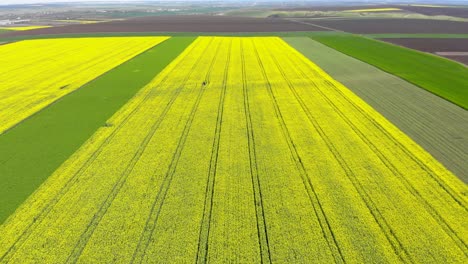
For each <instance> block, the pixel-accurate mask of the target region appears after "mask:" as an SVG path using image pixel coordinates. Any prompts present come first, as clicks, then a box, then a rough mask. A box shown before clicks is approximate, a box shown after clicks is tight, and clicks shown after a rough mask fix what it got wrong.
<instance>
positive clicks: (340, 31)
mask: <svg viewBox="0 0 468 264" xmlns="http://www.w3.org/2000/svg"><path fill="white" fill-rule="evenodd" d="M285 20H287V21H291V22H295V23H299V24H304V25H309V26H314V27H318V28H322V29H326V30H331V31H335V32H339V33H347V32H345V31H343V30H339V29H334V28H331V27H325V26H320V25H317V24H314V23H309V22H304V21H298V20H295V19H285Z"/></svg>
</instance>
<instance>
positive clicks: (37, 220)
mask: <svg viewBox="0 0 468 264" xmlns="http://www.w3.org/2000/svg"><path fill="white" fill-rule="evenodd" d="M189 48H190V50H191V49H193V47H189ZM188 53H189V52H188V51H187V53H186V54H183V56H184V57H185V56H187V55H188ZM181 61H182V59H181V60H180V61H178V65H179V64H180V63H181ZM161 74H165V73H164V72H161ZM168 77H169V75H168V74H166V76H164V78H163V80H161V81H159V82H158V84H161V83H163V82H165V81H166V80H167V79H168ZM148 85H152V84H151V82H150V83H149V84H148ZM148 85H147V86H146V87H144V88H142V90H141V91H140V92H141V93H143V92H147V93H146V95H145V97H144V98H143V99H142V100H141V101H140V102H138V104H137V105H136V106H135V108H134V109H133V110H132V111H131V112H130V113H128V114H127V115H126V116H125V118H123V120H122V122H121V123H120V124H119V126H118V127H116V128H115V129H113V130H112V132H111V134H110V135H109V136H108V137H106V139H105V140H104V141H103V142H102V143H101V145H100V146H99V147H98V148H97V149H96V151H95V152H94V153H93V154H92V155H91V156H90V157H89V158H88V159H87V160H86V161H85V162H84V163H83V165H82V166H80V168H79V169H78V170H77V171H76V172H75V173H74V174H73V176H71V177H70V178H69V180H68V181H67V182H66V183H65V184H64V186H63V187H62V188H61V189H60V191H59V192H58V193H57V195H56V196H55V197H54V198H53V199H51V200H50V202H49V203H47V204H46V205H45V206H44V208H43V209H42V210H41V212H40V213H39V214H38V215H37V216H36V217H35V219H34V221H33V222H32V223H31V224H30V225H28V226H27V227H26V228H25V230H24V231H23V232H22V233H21V235H20V236H19V237H18V239H17V240H16V241H15V242H14V243H13V245H12V246H11V247H10V248H9V249H8V251H7V252H5V254H4V255H3V256H1V257H0V262H1V261H4V260H5V259H6V258H7V257H8V256H9V255H10V254H14V252H12V251H14V249H15V248H17V247H20V246H21V245H17V244H18V243H20V244H22V243H24V242H25V241H26V240H27V239H28V238H29V235H31V232H32V231H31V229H32V228H33V227H34V226H37V225H39V224H40V223H42V221H43V220H44V219H45V218H46V217H47V215H48V214H49V213H50V212H51V211H52V208H53V206H54V205H56V204H57V203H58V202H59V201H60V200H61V199H62V198H63V196H64V195H65V194H66V193H67V192H68V191H69V190H70V189H71V188H72V186H73V185H74V184H75V183H77V182H78V179H79V175H80V174H81V172H83V171H85V170H86V169H87V168H89V166H91V164H92V162H94V160H95V159H96V158H97V157H98V156H99V154H100V153H101V152H102V150H103V149H104V148H105V146H107V145H108V144H109V143H110V142H111V141H112V139H113V138H114V136H115V135H116V134H117V132H118V131H120V129H121V128H122V127H123V126H124V125H125V124H126V123H127V121H128V120H129V119H130V118H131V117H132V116H133V115H134V114H135V113H136V112H137V111H138V109H139V108H140V107H141V106H142V105H143V104H144V103H145V102H146V101H147V100H148V99H149V98H150V97H151V95H153V93H161V91H160V90H158V89H148V91H145V88H148V87H149V86H148ZM155 85H156V84H155ZM133 98H135V97H133ZM133 98H132V99H133ZM132 99H131V100H132ZM117 113H118V112H117ZM117 113H116V114H117ZM111 118H112V117H111ZM85 144H86V143H85ZM25 236H26V237H25ZM6 261H7V262H8V260H6Z"/></svg>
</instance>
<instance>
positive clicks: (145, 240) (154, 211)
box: [131, 41, 221, 263]
mask: <svg viewBox="0 0 468 264" xmlns="http://www.w3.org/2000/svg"><path fill="white" fill-rule="evenodd" d="M211 43H212V41H211V42H210V44H208V45H207V47H209V46H210V45H211ZM220 46H221V44H220V43H218V45H217V47H216V51H215V52H214V54H217V53H218V50H219V47H220ZM201 58H202V56H200V59H201ZM216 58H217V57H216V56H213V60H212V61H211V64H210V66H209V69H208V72H207V73H206V76H205V80H206V81H207V84H206V85H203V84H202V85H201V87H200V90H199V92H198V95H197V98H196V100H195V103H194V105H193V107H192V110H191V112H190V115H189V118H188V120H187V122H186V124H185V126H184V130H183V131H182V135H181V137H180V139H179V143H178V144H177V148H176V151H175V153H174V155H173V157H172V160H171V163H170V165H169V168H168V171H167V173H166V176H165V178H164V181H163V183H162V184H161V187H160V189H159V191H158V195H157V196H156V199H155V200H154V201H153V204H152V206H151V211H150V214H149V216H148V218H147V220H146V224H145V227H144V228H143V231H142V233H141V236H140V239H139V241H138V246H137V248H136V249H135V251H134V253H133V256H132V260H131V263H135V262H136V263H142V262H143V259H144V257H145V255H146V251H147V248H148V246H149V244H150V242H151V238H152V236H153V233H154V230H155V228H156V224H157V221H158V219H159V214H160V212H161V209H162V207H163V204H164V200H165V198H166V195H167V192H168V190H169V188H170V186H171V183H172V179H173V177H174V174H175V172H176V169H177V165H178V163H179V158H180V156H181V154H182V150H183V149H184V147H185V141H186V140H187V136H188V134H189V132H190V128H191V126H192V123H193V120H194V118H195V114H196V112H197V110H198V106H199V104H200V101H201V99H202V97H203V94H204V92H205V90H206V88H207V86H209V85H210V82H209V77H210V75H211V71H212V69H213V65H214V62H215V60H216Z"/></svg>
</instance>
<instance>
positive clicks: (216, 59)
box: [0, 37, 468, 263]
mask: <svg viewBox="0 0 468 264" xmlns="http://www.w3.org/2000/svg"><path fill="white" fill-rule="evenodd" d="M148 67H151V65H148ZM108 123H109V124H111V125H110V126H107V127H103V128H101V129H100V130H99V131H98V132H97V133H96V134H95V135H94V136H93V137H92V138H90V139H89V140H88V142H87V143H86V144H84V145H83V146H82V147H81V149H80V150H79V151H78V152H76V153H75V154H74V155H73V156H72V157H71V158H70V159H69V160H68V161H67V162H66V163H65V164H63V165H62V166H61V167H60V168H59V169H58V170H57V171H56V172H55V173H54V174H53V175H52V176H51V177H50V178H49V179H48V180H47V181H46V182H45V183H44V184H43V185H42V186H41V187H40V188H39V189H38V190H37V191H36V192H35V193H34V194H33V195H32V196H31V197H30V198H29V199H28V200H27V201H26V202H25V203H24V204H23V205H22V206H21V207H20V208H19V209H18V210H17V211H16V213H15V214H14V215H13V216H11V217H10V218H9V219H8V220H7V221H6V222H5V223H4V225H3V226H1V227H0V262H8V261H11V262H12V263H20V262H21V263H62V262H72V263H74V262H79V263H104V262H115V263H128V262H137V263H140V262H145V263H146V262H161V263H163V262H174V263H187V262H190V263H191V262H194V261H199V262H205V261H207V262H212V263H259V262H266V263H268V262H270V261H271V262H272V263H333V262H338V263H343V262H349V263H397V262H416V263H463V261H464V260H466V257H465V256H466V253H467V251H466V243H467V242H468V241H467V240H468V235H467V226H466V224H465V223H464V222H465V221H464V220H465V219H467V217H468V213H467V210H466V209H467V206H466V205H467V200H466V193H467V187H466V185H464V184H463V183H462V182H460V181H459V180H458V179H457V178H456V177H454V176H453V175H452V174H451V173H450V172H449V171H447V170H446V169H445V168H444V167H443V166H442V165H440V164H439V163H438V162H437V161H436V160H435V159H434V158H432V157H431V156H430V155H429V154H428V153H427V152H426V151H424V150H423V149H422V148H421V147H419V146H418V145H417V144H415V143H414V142H413V141H412V140H411V139H410V138H408V137H407V136H406V135H405V134H403V133H402V132H401V131H400V130H398V129H397V128H396V127H395V126H393V125H392V124H391V123H390V122H388V121H387V120H386V119H384V118H383V117H382V116H381V115H380V114H379V113H377V112H376V111H375V110H374V109H372V108H371V107H370V106H369V105H367V104H366V103H365V102H364V101H362V100H361V99H360V98H358V97H357V96H356V95H354V94H353V93H352V92H351V91H350V90H348V89H347V88H346V87H344V86H343V85H341V84H340V83H338V82H336V81H335V80H334V79H332V78H331V77H330V76H329V75H327V74H326V73H325V72H324V71H323V70H321V69H320V68H319V67H318V66H317V65H315V64H314V63H312V62H311V61H309V60H307V59H306V58H305V57H304V56H303V55H302V54H300V53H299V52H297V51H295V50H294V49H293V48H291V47H290V46H288V45H287V44H286V43H285V42H284V41H283V40H281V39H280V38H276V37H258V38H257V37H252V38H237V37H236V38H230V37H200V38H198V39H197V40H196V41H195V42H194V43H192V45H191V46H189V47H188V48H187V49H186V50H185V51H184V52H183V53H182V54H181V55H180V56H179V57H178V58H177V59H176V60H174V61H173V62H172V63H171V64H170V65H169V66H168V67H167V68H166V69H165V70H164V71H163V72H161V74H159V75H158V76H157V77H156V78H155V79H154V80H153V81H152V82H151V83H149V84H148V85H147V86H146V87H145V88H143V89H142V90H141V91H140V92H139V93H138V94H137V95H136V96H135V97H134V98H133V99H132V100H131V101H130V102H129V103H128V104H126V105H125V106H124V107H123V108H122V109H120V111H119V112H117V113H116V114H115V115H114V116H113V117H112V118H111V119H110V120H109V121H108Z"/></svg>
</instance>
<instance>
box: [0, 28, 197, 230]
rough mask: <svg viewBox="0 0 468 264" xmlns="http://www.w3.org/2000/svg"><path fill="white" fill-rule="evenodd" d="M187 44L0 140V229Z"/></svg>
mask: <svg viewBox="0 0 468 264" xmlns="http://www.w3.org/2000/svg"><path fill="white" fill-rule="evenodd" d="M193 40H194V37H174V38H171V39H169V40H166V41H165V42H163V43H161V44H159V45H157V46H155V47H153V48H151V49H149V50H148V51H146V52H144V53H142V54H140V55H138V56H137V57H135V58H133V59H132V60H129V61H127V62H126V63H124V64H122V65H120V66H118V67H116V68H114V69H112V70H111V71H109V72H107V73H106V74H104V75H102V76H100V77H99V78H97V79H95V80H94V81H92V82H90V83H88V84H87V85H85V86H83V87H82V88H81V89H79V90H77V91H76V92H74V93H72V94H69V95H67V96H65V97H64V98H62V99H61V100H59V101H57V102H56V103H54V104H52V105H50V106H49V107H47V108H45V109H43V110H42V111H41V112H39V113H37V114H36V115H34V116H32V117H30V118H29V119H27V120H25V121H23V122H22V123H20V124H19V125H17V126H16V127H14V128H12V129H11V130H9V131H7V132H6V133H5V134H2V135H1V136H0V164H1V166H0V182H1V184H0V201H2V202H1V203H0V223H2V222H4V221H5V219H6V218H7V217H8V216H9V215H10V214H11V213H13V212H14V210H15V209H16V208H17V206H18V205H20V204H21V203H22V202H23V201H24V200H25V199H26V198H27V197H28V196H29V195H30V194H31V193H32V192H34V190H36V188H37V187H38V186H39V185H40V184H41V183H42V182H43V181H44V180H46V179H47V177H48V176H49V175H50V174H51V173H52V172H54V171H55V169H57V168H58V167H59V166H60V164H62V163H63V162H64V161H65V160H66V159H67V158H68V157H69V156H70V155H71V154H72V153H74V152H75V151H76V150H77V149H78V148H79V147H80V146H81V145H82V144H83V143H84V142H85V141H86V140H87V139H88V138H89V137H90V136H91V135H92V134H93V133H94V132H95V131H96V130H97V129H98V128H99V127H101V126H105V125H109V124H106V123H105V122H106V120H107V119H108V118H109V117H111V116H112V114H113V113H115V111H117V110H118V109H119V108H120V107H121V106H123V105H124V104H125V103H126V102H127V101H128V100H129V99H130V98H131V97H132V96H133V95H134V94H135V93H136V92H137V91H138V90H139V89H140V88H142V87H143V86H144V85H145V84H147V83H148V82H149V81H150V80H151V79H152V78H154V76H155V75H156V74H158V73H159V72H160V71H161V70H162V69H164V68H165V66H166V65H168V64H169V63H170V62H171V61H172V60H173V59H174V58H175V57H176V56H177V55H179V53H180V52H182V51H183V50H184V49H185V48H186V47H187V46H188V45H189V44H190V43H191V42H192V41H193ZM6 201H8V202H6Z"/></svg>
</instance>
